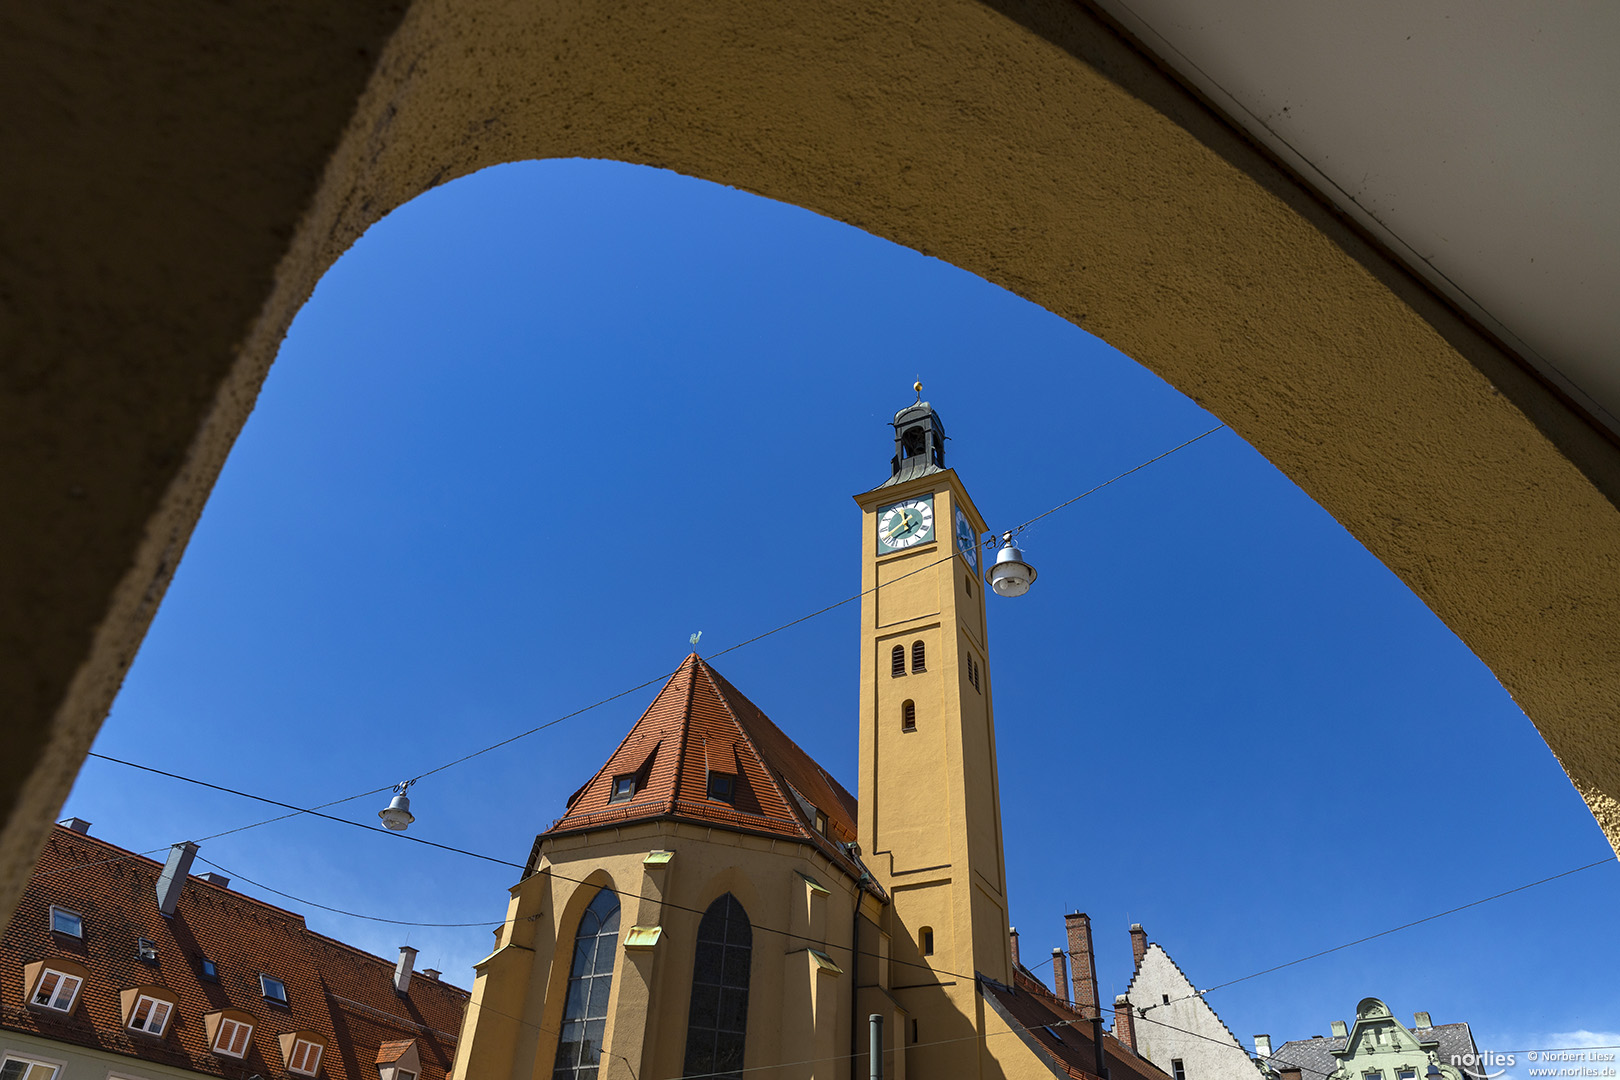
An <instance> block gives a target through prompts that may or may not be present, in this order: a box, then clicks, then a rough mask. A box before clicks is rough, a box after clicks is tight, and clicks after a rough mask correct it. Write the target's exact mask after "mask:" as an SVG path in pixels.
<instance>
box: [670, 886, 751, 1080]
mask: <svg viewBox="0 0 1620 1080" xmlns="http://www.w3.org/2000/svg"><path fill="white" fill-rule="evenodd" d="M753 956H754V928H753V926H752V924H750V923H749V921H748V913H747V912H746V911H744V910H743V906H742V905H741V904H739V903H737V898H736V897H735V896H732V895H731V894H730V893H726V895H724V896H722V897H721V898H720V899H718V900H716V901H715V902H714V903H712V904H710V905H709V910H708V911H707V912H705V913H704V915H703V921H702V922H701V923H699V924H698V935H697V960H696V962H695V963H694V964H693V965H692V1009H691V1012H690V1013H689V1014H688V1019H687V1023H686V1065H685V1067H684V1068H683V1069H682V1070H681V1071H682V1072H684V1073H686V1075H688V1076H704V1077H707V1078H708V1080H727V1078H732V1080H740V1078H741V1076H742V1067H743V1041H744V1038H745V1036H746V1034H747V1032H748V972H749V967H750V964H751V961H752V960H753Z"/></svg>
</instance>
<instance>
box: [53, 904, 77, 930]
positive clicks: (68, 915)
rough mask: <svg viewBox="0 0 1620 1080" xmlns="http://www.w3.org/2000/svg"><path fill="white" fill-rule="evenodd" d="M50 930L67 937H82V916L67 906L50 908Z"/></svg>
mask: <svg viewBox="0 0 1620 1080" xmlns="http://www.w3.org/2000/svg"><path fill="white" fill-rule="evenodd" d="M51 930H52V931H53V932H55V933H58V934H66V935H67V936H68V937H76V938H82V937H84V916H82V915H80V914H79V913H78V912H76V911H69V910H68V909H67V908H61V907H52V908H51Z"/></svg>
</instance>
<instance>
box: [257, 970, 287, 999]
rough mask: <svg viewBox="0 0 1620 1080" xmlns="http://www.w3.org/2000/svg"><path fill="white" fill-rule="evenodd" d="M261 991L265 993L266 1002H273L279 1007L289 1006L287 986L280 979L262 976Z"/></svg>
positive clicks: (260, 977) (260, 981)
mask: <svg viewBox="0 0 1620 1080" xmlns="http://www.w3.org/2000/svg"><path fill="white" fill-rule="evenodd" d="M259 989H260V990H261V991H263V993H264V997H265V1000H266V1001H273V1002H275V1003H276V1004H277V1005H285V1004H287V984H286V983H284V982H282V981H281V980H280V979H276V978H272V977H271V976H269V975H260V976H259Z"/></svg>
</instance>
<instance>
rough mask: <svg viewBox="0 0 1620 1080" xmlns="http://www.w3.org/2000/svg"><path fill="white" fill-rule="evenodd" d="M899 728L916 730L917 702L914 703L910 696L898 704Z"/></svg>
mask: <svg viewBox="0 0 1620 1080" xmlns="http://www.w3.org/2000/svg"><path fill="white" fill-rule="evenodd" d="M900 730H901V731H916V730H917V704H916V702H914V701H912V700H911V699H910V698H907V699H906V700H905V701H904V702H903V703H902V704H901V705H900Z"/></svg>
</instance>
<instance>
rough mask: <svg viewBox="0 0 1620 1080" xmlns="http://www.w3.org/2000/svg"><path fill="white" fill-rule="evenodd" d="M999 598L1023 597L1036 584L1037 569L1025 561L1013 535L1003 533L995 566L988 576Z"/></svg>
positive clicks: (991, 586) (991, 568)
mask: <svg viewBox="0 0 1620 1080" xmlns="http://www.w3.org/2000/svg"><path fill="white" fill-rule="evenodd" d="M986 576H987V577H988V578H989V580H990V588H992V589H994V590H995V593H996V595H997V596H1023V595H1024V594H1025V593H1027V592H1029V587H1030V586H1031V585H1033V584H1034V583H1035V568H1034V567H1033V566H1031V565H1029V563H1027V562H1025V561H1024V553H1023V552H1022V551H1019V550H1018V545H1017V544H1015V543H1014V542H1013V534H1012V533H1010V532H1008V533H1003V534H1002V536H1001V550H1000V551H998V552H996V562H995V565H994V566H992V567H990V573H989V574H988V575H986Z"/></svg>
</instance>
